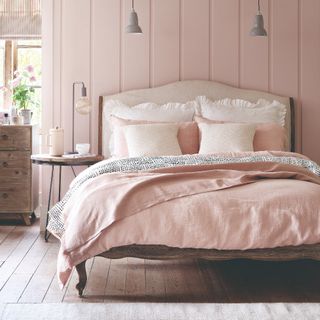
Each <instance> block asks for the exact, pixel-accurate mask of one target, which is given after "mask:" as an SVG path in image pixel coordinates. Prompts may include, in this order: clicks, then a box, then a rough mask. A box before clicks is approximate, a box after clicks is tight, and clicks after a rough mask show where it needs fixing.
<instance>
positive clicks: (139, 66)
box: [107, 0, 151, 91]
mask: <svg viewBox="0 0 320 320" xmlns="http://www.w3.org/2000/svg"><path fill="white" fill-rule="evenodd" d="M150 5H151V1H150V0H139V1H135V10H136V11H137V12H138V13H139V15H138V16H139V25H140V27H141V29H142V31H143V33H142V34H127V33H126V32H125V27H126V25H127V23H128V15H129V13H130V11H131V1H130V0H123V1H122V24H121V31H122V32H121V35H122V47H121V68H120V69H121V90H122V91H126V90H129V89H139V88H145V87H149V85H150V61H149V59H150ZM118 28H119V27H117V28H115V29H114V31H115V32H116V31H117V30H118ZM107 59H108V58H107Z"/></svg>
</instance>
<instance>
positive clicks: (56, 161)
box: [31, 154, 104, 241]
mask: <svg viewBox="0 0 320 320" xmlns="http://www.w3.org/2000/svg"><path fill="white" fill-rule="evenodd" d="M103 159H104V157H103V156H100V155H88V156H79V155H73V156H61V157H55V156H50V155H48V154H35V155H32V156H31V161H32V163H33V164H38V165H49V166H51V179H50V188H49V195H48V210H47V217H46V230H45V233H44V239H45V240H46V241H48V238H49V236H50V234H49V232H48V230H47V226H48V221H49V215H48V211H49V210H50V203H51V193H52V186H53V175H54V168H55V167H59V192H58V201H60V200H61V171H62V170H61V168H62V167H71V169H72V172H73V174H74V176H75V177H76V176H77V175H76V173H75V171H74V168H73V167H77V166H88V167H90V166H91V165H93V164H95V163H97V162H99V161H101V160H103Z"/></svg>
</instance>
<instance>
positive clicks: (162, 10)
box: [150, 0, 180, 86]
mask: <svg viewBox="0 0 320 320" xmlns="http://www.w3.org/2000/svg"><path fill="white" fill-rule="evenodd" d="M151 4H152V6H151V47H150V48H151V57H150V59H151V60H150V62H151V69H150V75H151V86H159V85H162V84H166V83H169V82H174V81H178V80H179V70H180V68H179V61H180V46H179V39H180V38H179V35H180V33H179V30H180V29H179V24H180V15H179V13H180V1H179V0H155V1H152V2H151Z"/></svg>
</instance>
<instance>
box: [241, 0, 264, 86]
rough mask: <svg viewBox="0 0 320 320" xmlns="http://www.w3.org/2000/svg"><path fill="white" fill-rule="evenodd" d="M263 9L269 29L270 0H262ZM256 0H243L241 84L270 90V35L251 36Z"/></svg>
mask: <svg viewBox="0 0 320 320" xmlns="http://www.w3.org/2000/svg"><path fill="white" fill-rule="evenodd" d="M261 10H262V13H263V16H264V20H265V27H266V28H267V29H268V0H262V1H261ZM256 13H257V1H256V0H241V2H240V14H241V17H240V19H241V28H240V41H241V42H240V47H241V49H240V86H241V87H243V88H254V89H259V90H265V91H268V82H269V81H268V73H269V72H268V69H269V68H268V39H269V38H268V37H251V36H250V35H249V32H250V30H251V28H252V26H253V18H254V16H255V14H256Z"/></svg>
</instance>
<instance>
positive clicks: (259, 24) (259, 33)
mask: <svg viewBox="0 0 320 320" xmlns="http://www.w3.org/2000/svg"><path fill="white" fill-rule="evenodd" d="M267 35H268V34H267V31H266V29H265V28H264V20H263V15H262V13H261V10H260V0H258V13H257V14H256V16H255V17H254V25H253V28H252V29H251V31H250V36H253V37H266V36H267Z"/></svg>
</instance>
